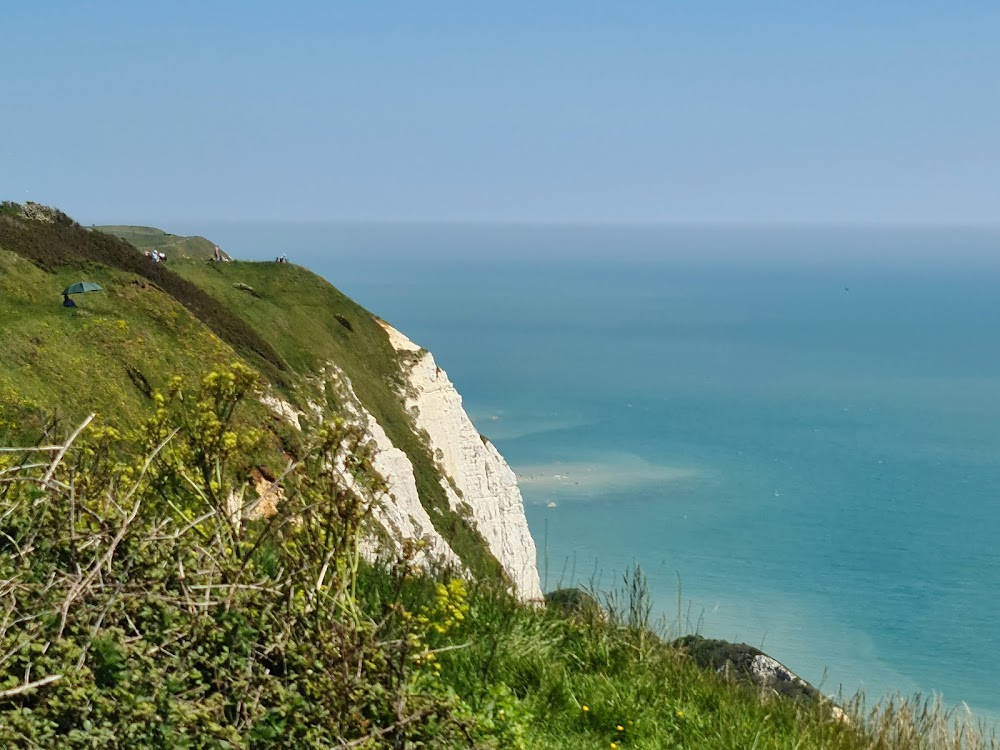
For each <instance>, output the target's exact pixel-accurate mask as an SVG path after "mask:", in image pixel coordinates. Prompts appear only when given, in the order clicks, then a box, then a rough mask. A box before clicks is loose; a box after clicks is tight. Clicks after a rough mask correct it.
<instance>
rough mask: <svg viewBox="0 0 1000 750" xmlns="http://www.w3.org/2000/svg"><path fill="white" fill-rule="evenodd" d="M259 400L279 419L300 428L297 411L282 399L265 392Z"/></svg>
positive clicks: (297, 428)
mask: <svg viewBox="0 0 1000 750" xmlns="http://www.w3.org/2000/svg"><path fill="white" fill-rule="evenodd" d="M260 402H261V403H262V404H264V406H266V407H267V408H268V409H270V410H271V411H272V412H274V413H275V414H276V415H277V416H278V417H280V418H281V419H284V420H286V421H287V422H289V423H290V424H293V425H295V429H296V430H301V429H302V425H301V424H299V412H298V411H297V410H296V409H295V407H294V406H292V405H291V404H290V403H288V402H287V401H285V400H284V399H281V398H278V397H277V396H272V395H271V394H269V393H265V394H263V395H262V396H261V397H260Z"/></svg>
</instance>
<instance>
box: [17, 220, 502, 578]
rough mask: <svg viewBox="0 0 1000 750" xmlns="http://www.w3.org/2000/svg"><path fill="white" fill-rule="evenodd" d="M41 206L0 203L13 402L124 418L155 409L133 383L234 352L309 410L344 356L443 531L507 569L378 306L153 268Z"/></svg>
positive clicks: (292, 284) (285, 268)
mask: <svg viewBox="0 0 1000 750" xmlns="http://www.w3.org/2000/svg"><path fill="white" fill-rule="evenodd" d="M32 211H33V215H41V216H43V219H45V220H37V219H28V218H25V217H24V215H23V212H22V211H20V209H19V207H16V206H13V204H4V207H3V210H2V211H0V252H3V256H2V259H0V260H2V264H3V265H0V293H2V298H0V316H2V319H3V321H4V324H5V325H4V326H3V330H2V331H0V344H5V345H7V346H8V347H9V351H10V352H11V356H9V357H7V358H6V359H5V360H4V361H3V362H0V388H4V389H6V393H7V395H8V400H11V399H13V398H14V397H15V396H16V398H17V399H19V400H20V401H21V402H22V403H28V404H31V405H35V406H40V407H44V408H47V409H54V408H57V407H58V409H59V410H61V411H63V412H65V413H67V414H68V415H71V416H72V417H74V418H78V417H80V416H82V415H83V414H84V413H85V412H89V411H92V410H97V411H99V412H101V413H102V414H104V415H107V416H108V417H109V418H114V419H118V420H119V421H121V422H123V423H125V422H130V421H134V420H135V419H137V418H138V416H139V415H140V414H141V413H142V410H143V409H144V408H146V404H145V403H144V401H143V399H144V398H145V396H144V395H143V393H142V388H141V387H140V386H138V385H136V383H135V382H134V381H136V380H138V381H139V382H140V384H141V383H142V379H143V378H145V380H146V381H148V382H149V383H150V384H151V385H152V386H153V387H162V383H163V380H164V379H165V378H167V377H169V376H171V375H174V374H177V373H187V374H190V375H194V376H198V375H199V373H204V372H205V371H207V370H208V369H209V368H211V367H213V366H214V365H217V364H218V363H220V362H221V361H223V360H226V358H227V357H228V358H230V359H231V358H232V357H233V356H234V355H238V356H239V357H241V358H242V359H244V360H245V361H246V363H247V364H249V365H250V366H251V367H253V368H254V369H256V370H258V371H260V372H261V373H262V374H263V376H264V377H265V379H266V380H268V381H269V382H270V383H271V384H272V385H273V386H274V387H275V388H277V389H278V390H280V391H281V392H282V393H283V395H284V396H285V397H287V398H289V399H290V400H291V401H293V402H295V403H296V405H297V406H299V407H300V408H303V409H304V408H305V407H306V401H307V400H308V399H310V398H315V397H316V396H317V389H316V387H315V386H314V385H312V381H313V380H314V379H315V378H316V377H317V376H319V375H320V374H321V372H322V370H323V368H324V366H325V365H326V364H327V363H330V362H333V363H336V365H337V366H339V367H340V368H341V369H342V370H343V371H344V372H345V373H346V374H347V376H348V377H349V378H350V379H351V382H352V385H353V386H354V390H355V392H356V393H357V395H358V397H359V399H360V400H361V402H362V404H363V405H364V406H365V407H366V408H367V409H368V410H369V411H370V412H371V413H372V414H373V415H374V416H375V418H376V419H377V420H378V422H379V423H380V424H381V425H382V427H383V428H384V429H385V431H386V433H387V434H388V435H389V437H390V439H391V440H392V441H393V443H394V444H395V445H396V446H397V447H399V448H400V449H401V450H403V451H404V452H405V453H406V454H407V456H408V457H409V459H410V461H411V463H412V464H413V467H414V473H415V476H416V480H417V489H418V492H419V494H420V499H421V502H422V504H423V505H424V506H425V508H426V509H427V510H428V513H429V515H430V517H431V520H432V522H433V523H434V525H435V528H436V529H437V530H438V531H439V532H440V533H441V535H442V536H443V537H444V538H445V539H446V540H447V541H448V542H449V544H450V545H451V546H452V548H453V549H454V550H455V552H456V553H457V554H458V555H459V557H460V558H461V559H462V560H463V561H464V562H465V563H466V565H468V566H469V568H470V570H472V571H473V572H474V573H476V574H477V575H481V576H488V577H496V576H497V575H499V574H500V568H499V565H498V564H497V562H496V560H495V559H494V558H493V556H492V555H491V554H490V553H489V551H488V549H487V547H486V544H485V541H484V540H483V539H482V537H481V535H480V534H479V533H478V531H476V529H475V528H474V526H472V525H471V524H470V523H469V522H468V521H467V519H466V518H465V517H464V516H462V515H461V514H459V513H456V512H454V511H452V510H451V508H450V507H449V505H448V501H447V496H446V494H445V491H444V489H443V488H442V486H441V483H440V481H439V476H440V474H439V472H438V470H437V468H436V466H435V464H434V461H433V458H432V456H431V454H430V452H429V450H428V448H427V445H426V444H425V442H424V441H423V440H422V438H421V437H420V436H419V435H417V434H416V433H415V431H414V429H413V427H412V422H411V420H410V417H409V415H408V414H407V413H406V411H405V408H404V404H403V399H402V397H401V395H400V393H401V390H402V387H403V379H402V373H401V368H400V359H399V357H398V356H397V354H396V352H395V350H394V349H393V348H392V346H391V344H390V343H389V340H388V337H387V335H386V333H385V331H384V330H382V328H381V327H380V326H379V325H378V323H377V322H376V321H375V319H374V318H373V317H372V315H371V313H369V312H368V311H366V310H364V309H363V308H362V307H360V306H359V305H357V304H355V303H354V302H353V301H351V300H350V299H348V298H347V297H346V296H344V295H343V294H341V293H340V292H339V291H337V290H336V289H335V288H334V287H333V286H332V285H330V284H329V283H327V282H326V281H325V280H323V279H322V278H320V277H319V276H316V275H315V274H313V273H311V272H309V271H308V270H306V269H304V268H301V267H298V266H295V265H292V264H277V263H242V262H233V263H215V262H213V261H211V260H194V259H184V258H180V257H177V258H173V259H171V258H170V257H169V256H168V260H167V262H165V263H159V264H157V263H152V262H150V261H149V260H148V259H147V258H145V257H144V256H143V254H142V253H141V252H139V251H138V250H137V249H136V248H135V247H133V246H132V245H131V244H129V243H128V242H125V241H124V240H122V239H119V238H115V237H111V236H109V235H106V234H103V233H101V232H99V231H96V230H92V229H85V228H83V227H81V226H79V225H78V224H76V223H75V222H73V221H72V220H71V219H69V217H66V216H65V215H63V214H61V213H59V212H55V211H51V210H42V209H40V208H39V207H33V208H32ZM46 212H47V213H46ZM148 236H150V237H154V238H155V237H156V236H158V235H155V234H149V235H148ZM164 236H167V235H164ZM206 242H207V241H206ZM4 251H6V252H4ZM80 280H87V281H95V282H97V283H98V284H101V285H102V286H103V287H104V289H105V291H103V292H98V293H92V294H86V295H79V296H77V297H76V299H77V301H78V305H79V307H78V308H77V309H76V310H75V311H74V310H67V309H65V308H63V307H62V306H61V298H60V296H59V295H60V292H61V290H62V289H63V288H65V287H66V286H68V285H69V284H70V283H72V282H74V281H80ZM236 284H240V285H241V286H242V287H243V288H242V289H240V288H237V287H236V286H234V285H236ZM248 289H250V290H252V292H251V291H248ZM130 373H131V374H130ZM136 373H139V375H137V374H136ZM140 376H141V377H140ZM3 393H4V391H2V390H0V395H2V394H3ZM325 406H327V407H329V408H333V409H336V408H338V407H337V404H335V403H332V402H329V401H328V402H327V403H326V404H325Z"/></svg>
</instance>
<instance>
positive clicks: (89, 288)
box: [63, 281, 101, 296]
mask: <svg viewBox="0 0 1000 750" xmlns="http://www.w3.org/2000/svg"><path fill="white" fill-rule="evenodd" d="M99 291H101V287H100V286H98V285H97V284H95V283H94V282H92V281H78V282H76V283H75V284H70V285H69V286H68V287H66V288H65V289H63V296H65V295H67V294H83V293H84V292H99Z"/></svg>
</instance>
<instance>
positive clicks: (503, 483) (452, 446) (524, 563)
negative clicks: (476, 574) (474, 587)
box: [382, 323, 542, 600]
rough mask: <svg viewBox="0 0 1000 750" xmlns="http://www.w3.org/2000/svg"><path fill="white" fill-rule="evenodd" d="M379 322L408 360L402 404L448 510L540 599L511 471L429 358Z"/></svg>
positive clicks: (526, 592) (518, 586)
mask: <svg viewBox="0 0 1000 750" xmlns="http://www.w3.org/2000/svg"><path fill="white" fill-rule="evenodd" d="M382 325H383V328H385V330H386V332H387V333H388V334H389V340H390V341H391V342H392V345H393V346H394V347H395V349H396V350H397V351H398V352H400V354H401V355H403V356H404V357H405V358H407V359H408V360H409V362H408V365H407V369H408V372H407V385H408V393H407V399H406V406H407V409H408V410H409V411H410V413H411V414H412V415H413V418H414V423H415V426H416V428H417V430H418V431H419V432H422V433H424V434H425V435H426V438H427V441H428V447H429V448H430V449H431V452H432V454H433V455H434V458H435V460H436V462H437V464H438V468H439V469H440V472H441V475H442V486H443V487H444V489H445V492H446V493H447V495H448V502H449V503H450V505H451V507H452V509H453V510H455V511H457V512H459V513H465V514H467V515H468V516H470V517H471V518H472V520H473V521H474V522H475V525H476V528H477V529H478V530H479V533H480V534H481V535H482V536H483V538H484V539H485V540H486V543H487V545H488V546H489V549H490V552H491V553H492V554H493V556H494V557H495V558H496V559H497V560H498V561H499V563H500V565H501V566H503V569H504V570H505V571H506V573H507V576H508V578H509V579H510V581H511V582H512V583H513V585H514V589H515V591H516V592H517V594H518V596H519V597H520V598H522V599H525V600H537V599H540V598H541V596H542V589H541V585H540V582H539V577H538V567H537V562H536V553H535V542H534V540H533V539H532V538H531V533H530V532H529V530H528V521H527V518H525V515H524V501H523V500H522V498H521V491H520V490H519V489H518V487H517V478H516V477H515V475H514V472H513V471H512V470H511V468H510V466H508V465H507V462H506V461H504V459H503V457H502V456H501V455H500V453H499V452H498V451H497V449H496V448H495V447H494V446H493V444H492V443H490V442H489V441H488V440H485V439H484V438H483V437H482V436H481V435H480V434H479V431H478V430H477V429H476V428H475V425H473V424H472V420H471V419H469V416H468V414H466V413H465V409H464V408H463V407H462V397H461V396H460V395H459V393H458V391H457V390H455V386H454V385H452V383H451V381H450V380H449V379H448V375H447V373H445V371H444V370H442V369H441V368H440V367H438V366H437V363H435V361H434V357H433V356H432V355H431V354H430V353H429V352H427V351H425V350H423V349H421V348H420V347H418V346H417V345H416V344H414V343H413V342H412V341H410V340H409V339H408V338H406V336H404V335H403V334H401V333H400V332H399V331H397V330H396V329H394V328H393V327H392V326H390V325H388V324H385V323H383V324H382Z"/></svg>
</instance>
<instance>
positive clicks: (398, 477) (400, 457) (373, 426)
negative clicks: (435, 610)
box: [324, 364, 465, 570]
mask: <svg viewBox="0 0 1000 750" xmlns="http://www.w3.org/2000/svg"><path fill="white" fill-rule="evenodd" d="M324 374H325V377H326V383H325V384H324V385H325V387H335V388H337V390H338V392H339V395H340V397H341V402H342V403H343V404H344V405H345V407H346V408H347V410H348V411H349V412H350V413H351V414H352V415H353V416H354V417H355V418H356V419H357V420H358V421H359V422H360V424H361V426H362V427H363V428H364V430H365V432H366V433H367V434H368V436H369V437H370V438H371V440H373V441H374V442H375V446H376V450H375V457H374V458H373V460H372V465H373V466H374V467H375V470H376V471H377V472H378V473H379V474H381V475H382V477H383V478H384V479H385V480H386V483H387V484H388V487H389V491H388V497H384V498H382V502H381V503H379V504H378V505H377V506H376V507H375V509H374V510H373V512H372V516H373V517H374V519H375V521H376V522H377V523H378V524H379V525H380V526H381V527H382V528H383V529H385V531H386V532H387V533H388V536H389V538H390V539H392V541H393V543H394V544H395V545H396V551H397V552H399V551H401V550H402V546H403V541H404V540H407V539H409V540H413V541H423V542H424V547H423V549H421V550H418V552H417V553H416V555H415V558H414V562H415V563H417V564H418V565H426V564H429V563H431V562H441V563H444V564H445V565H449V566H451V567H454V568H456V569H459V570H462V569H464V567H465V566H464V565H462V561H461V560H460V559H459V557H458V555H456V554H455V552H454V551H453V550H452V549H451V547H450V546H448V542H446V541H445V540H444V538H443V537H442V536H441V535H440V534H439V533H438V532H437V530H436V529H435V528H434V524H433V523H431V519H430V516H428V515H427V511H426V510H424V506H423V505H421V503H420V496H419V494H418V493H417V480H416V477H415V476H414V474H413V464H411V463H410V459H409V458H408V457H407V455H406V454H405V453H404V452H403V451H402V450H400V449H399V448H397V447H396V446H395V445H393V443H392V440H390V439H389V436H388V435H387V434H386V432H385V430H384V429H382V425H380V424H379V423H378V422H377V421H376V419H375V417H374V416H372V414H371V412H369V411H368V410H367V409H365V408H364V407H363V406H362V405H361V402H360V401H359V400H358V397H357V395H356V394H355V393H354V388H353V386H352V385H351V381H350V379H349V378H348V377H347V376H346V375H345V374H344V373H343V371H341V370H340V368H339V367H337V366H336V365H333V364H331V365H329V366H328V367H327V370H326V372H325V373H324ZM363 552H364V553H365V555H366V556H367V557H368V558H373V557H375V556H376V555H377V554H378V545H377V543H376V540H368V542H367V543H366V544H364V545H363Z"/></svg>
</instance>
